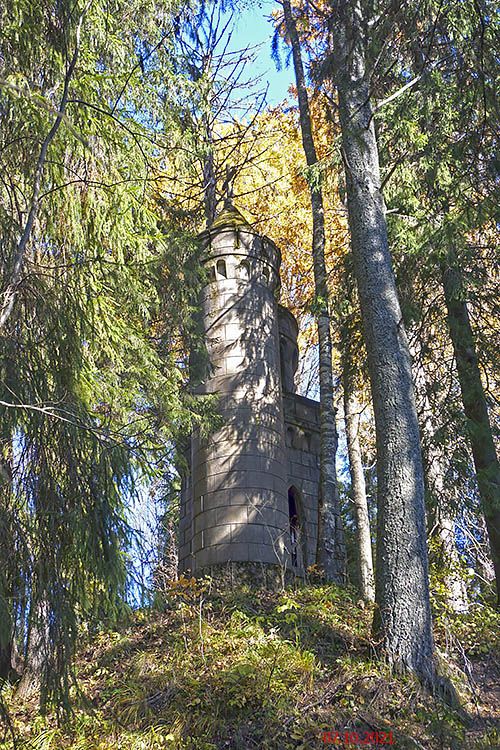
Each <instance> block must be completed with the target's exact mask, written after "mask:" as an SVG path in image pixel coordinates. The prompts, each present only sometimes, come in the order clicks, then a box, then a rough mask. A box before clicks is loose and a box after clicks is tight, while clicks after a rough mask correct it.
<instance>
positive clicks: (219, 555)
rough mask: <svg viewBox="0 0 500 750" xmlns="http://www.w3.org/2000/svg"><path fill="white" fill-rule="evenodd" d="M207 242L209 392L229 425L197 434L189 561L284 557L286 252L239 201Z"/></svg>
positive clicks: (187, 530)
mask: <svg viewBox="0 0 500 750" xmlns="http://www.w3.org/2000/svg"><path fill="white" fill-rule="evenodd" d="M201 241H202V243H203V246H204V264H205V266H206V269H207V284H206V285H205V287H204V289H203V291H202V295H201V311H202V321H203V331H204V335H205V341H206V346H207V349H208V354H209V359H210V371H209V372H208V374H207V376H206V378H205V380H204V382H203V383H202V385H201V386H200V387H199V392H201V393H217V394H218V395H219V411H220V413H221V416H222V419H223V425H222V427H221V428H220V429H219V430H217V431H216V432H215V433H214V434H213V435H211V436H210V437H209V438H207V439H202V438H200V437H199V436H198V435H193V436H192V438H191V461H190V464H191V469H190V473H191V481H190V484H189V485H186V486H185V488H184V490H183V498H182V506H183V507H182V509H181V547H180V555H179V557H180V567H181V569H190V570H192V571H194V572H197V571H199V570H200V569H203V568H206V567H208V566H212V565H215V564H223V563H227V562H231V561H234V562H263V563H269V564H273V563H274V564H283V563H284V562H285V561H286V559H287V555H288V550H289V547H290V544H289V536H290V521H289V509H288V489H287V488H288V485H287V459H286V452H285V451H286V448H285V438H284V417H283V401H282V392H281V378H280V369H281V366H280V339H279V332H278V309H277V308H278V306H277V302H276V290H277V288H278V286H279V265H280V253H279V250H278V249H277V247H276V246H275V245H274V244H273V243H272V242H271V241H270V240H268V239H267V238H265V237H261V236H260V235H258V234H257V233H256V232H255V231H254V230H253V229H252V227H251V226H250V225H249V224H248V223H247V222H246V221H245V219H244V218H243V217H242V216H241V214H239V212H237V211H236V210H235V209H233V208H232V207H231V208H230V209H227V210H226V211H224V213H223V214H222V215H221V216H220V217H219V218H218V219H217V220H216V222H215V223H214V224H213V225H212V227H210V229H208V230H206V231H205V232H204V233H203V234H202V235H201Z"/></svg>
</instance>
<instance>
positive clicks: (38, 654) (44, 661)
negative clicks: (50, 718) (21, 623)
mask: <svg viewBox="0 0 500 750" xmlns="http://www.w3.org/2000/svg"><path fill="white" fill-rule="evenodd" d="M30 615H31V616H30V624H29V630H28V640H27V643H26V658H25V660H24V670H23V676H22V677H21V681H20V682H19V685H18V687H17V692H16V694H17V696H18V697H19V698H27V697H29V696H31V695H33V694H34V693H37V692H38V691H39V690H40V685H41V683H42V679H43V675H44V670H46V669H47V668H48V663H49V607H48V604H47V602H46V601H41V602H38V603H37V604H36V605H35V613H34V615H33V614H31V613H30Z"/></svg>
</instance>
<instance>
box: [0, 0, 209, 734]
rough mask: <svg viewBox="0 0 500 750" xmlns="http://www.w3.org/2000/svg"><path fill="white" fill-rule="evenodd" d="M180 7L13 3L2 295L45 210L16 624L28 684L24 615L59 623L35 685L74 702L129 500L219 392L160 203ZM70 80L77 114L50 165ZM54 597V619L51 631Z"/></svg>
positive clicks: (3, 147) (188, 274) (186, 270)
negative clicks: (194, 392)
mask: <svg viewBox="0 0 500 750" xmlns="http://www.w3.org/2000/svg"><path fill="white" fill-rule="evenodd" d="M177 6H178V4H177V3H170V2H168V1H167V2H165V3H156V4H155V6H154V7H153V6H147V4H146V5H145V4H144V3H143V2H141V1H139V2H132V3H130V2H127V3H124V2H121V0H118V1H117V2H114V3H112V4H111V5H110V4H103V3H99V2H97V3H87V4H84V3H78V4H76V5H74V4H67V3H64V2H63V3H48V4H47V3H37V2H34V3H31V2H29V3H25V2H17V0H16V2H9V3H7V4H4V6H2V9H1V10H0V16H1V18H0V23H1V24H2V38H1V40H0V60H1V63H0V68H1V69H0V112H1V127H0V169H1V171H2V174H4V175H7V176H8V179H2V183H1V185H0V229H1V232H0V258H1V260H2V264H1V265H2V278H1V282H2V295H3V293H4V290H6V289H8V288H9V284H10V283H11V279H12V278H13V277H12V274H13V273H14V266H15V260H16V254H17V252H18V248H19V236H20V234H21V233H22V231H23V229H24V227H26V226H27V221H28V215H29V213H30V210H33V207H34V206H36V208H37V210H36V218H35V221H34V223H33V228H32V231H31V234H30V236H29V241H28V243H27V246H26V251H25V254H24V256H23V257H22V273H21V281H20V283H17V282H16V284H15V301H14V307H13V311H12V313H11V315H10V318H9V319H8V320H7V324H6V326H5V327H4V328H3V330H2V331H1V332H0V355H1V364H0V368H1V371H0V394H1V395H0V398H1V399H2V401H3V402H4V403H3V405H2V406H1V407H0V408H1V415H0V416H1V422H2V430H1V436H0V437H1V451H2V496H1V500H0V532H1V537H2V557H3V558H4V559H5V560H6V564H5V566H4V569H3V571H2V575H1V577H0V586H1V590H0V602H1V608H0V627H1V632H0V645H4V644H5V643H7V642H8V641H9V640H10V638H11V636H12V633H13V632H14V634H15V636H16V638H17V641H18V646H19V648H20V649H21V650H22V651H23V650H24V649H25V648H28V665H27V673H28V675H29V670H30V664H29V662H30V659H31V656H32V655H31V654H30V653H29V643H28V641H27V633H26V631H25V625H26V623H28V628H32V629H33V628H34V627H35V625H36V626H37V627H40V628H41V629H42V630H46V631H47V632H46V638H47V643H46V651H47V653H46V654H44V659H43V661H44V665H43V668H42V673H41V674H32V675H31V679H32V680H33V682H34V683H35V684H36V682H37V681H38V680H39V679H40V680H41V683H42V703H44V704H49V703H51V702H55V703H57V705H59V706H60V707H63V706H68V705H69V689H70V684H71V681H72V678H71V657H72V653H73V650H74V645H75V640H76V637H77V633H78V629H79V627H80V626H81V625H82V624H83V623H86V624H87V625H88V626H91V625H92V623H94V622H95V621H97V622H102V621H103V620H106V618H109V617H113V616H115V615H116V614H117V612H119V611H120V609H121V607H122V603H123V596H124V584H125V577H126V564H127V558H126V551H127V548H128V546H129V544H130V542H131V530H130V528H129V527H128V524H127V521H126V508H127V504H128V503H129V501H130V500H131V499H132V498H133V497H134V494H135V493H136V492H137V488H138V485H140V483H141V482H143V481H144V479H148V480H151V479H158V478H159V477H162V476H163V475H164V474H165V470H166V467H167V466H168V465H169V464H170V463H171V461H172V454H173V447H172V446H173V441H174V439H175V438H176V437H177V436H178V435H179V434H185V433H186V432H188V431H189V430H190V429H191V428H192V427H193V425H196V426H200V427H201V428H203V429H208V428H207V427H206V425H207V424H209V423H210V421H211V420H213V417H212V411H213V409H212V408H211V403H212V402H211V401H210V400H207V401H202V400H200V399H196V398H194V397H193V396H190V395H189V394H187V392H186V386H187V381H188V372H187V363H186V358H185V351H186V345H187V344H188V343H189V342H190V341H192V340H193V338H194V337H196V332H195V331H194V329H193V325H192V322H191V321H192V317H193V315H192V313H193V309H194V300H195V299H196V293H197V290H198V288H199V285H200V283H201V279H202V274H201V272H200V267H199V248H198V245H197V243H196V241H195V238H194V230H195V226H194V224H193V223H192V222H191V223H190V221H189V218H188V219H185V220H184V222H181V221H179V220H178V218H177V217H176V218H175V221H174V219H173V218H172V215H171V214H169V211H168V208H169V204H168V201H164V200H163V201H162V200H160V195H159V188H160V185H161V181H160V179H159V170H158V164H159V161H160V157H161V156H163V155H164V153H165V152H166V151H167V150H168V149H170V148H171V145H172V141H174V142H175V141H176V140H177V141H178V142H179V141H180V139H181V132H182V129H181V125H180V117H179V115H180V111H179V107H178V106H177V104H176V102H174V101H172V100H171V99H169V96H168V89H169V85H171V84H172V82H173V81H174V80H175V74H174V63H173V58H172V50H171V47H170V41H169V40H170V37H171V32H172V24H173V22H174V18H175V11H176V9H177ZM131 19H133V28H134V31H133V33H132V31H131V27H130V23H131ZM80 27H81V28H80ZM78 29H79V31H78ZM75 50H78V56H77V58H75V59H76V67H75V70H74V73H73V75H72V76H71V77H70V78H68V75H69V72H68V71H70V70H71V67H70V66H69V65H68V62H69V60H70V59H71V58H72V57H73V55H74V52H75ZM7 64H8V67H7ZM65 77H66V79H67V80H66V83H67V84H68V101H67V105H66V110H65V112H64V116H63V117H62V119H61V123H60V125H59V127H58V128H57V129H56V130H55V131H54V137H53V139H52V140H51V142H50V144H49V146H48V151H47V154H46V158H45V161H43V162H42V163H41V162H40V159H41V157H42V154H43V149H41V143H42V142H43V141H44V139H46V138H47V134H48V133H49V132H50V131H51V128H52V127H53V126H54V122H55V118H56V115H57V112H58V111H59V108H60V106H61V91H62V89H63V87H64V82H65ZM160 132H161V133H163V135H162V136H161V137H160V135H159V133H160ZM40 164H41V166H40ZM38 180H39V181H40V193H39V199H38V198H37V197H36V184H37V181H38ZM2 299H3V296H2ZM4 545H5V546H4ZM39 604H43V607H44V611H46V613H47V615H46V620H47V622H46V623H36V622H35V615H34V613H35V612H36V611H37V608H38V605H39ZM47 741H48V740H47Z"/></svg>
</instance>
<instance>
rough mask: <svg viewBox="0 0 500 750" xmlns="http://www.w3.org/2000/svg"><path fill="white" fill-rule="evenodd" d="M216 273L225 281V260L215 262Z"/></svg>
mask: <svg viewBox="0 0 500 750" xmlns="http://www.w3.org/2000/svg"><path fill="white" fill-rule="evenodd" d="M217 273H218V274H219V276H223V277H224V278H225V279H227V269H226V261H225V260H218V261H217Z"/></svg>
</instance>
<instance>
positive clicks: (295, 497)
mask: <svg viewBox="0 0 500 750" xmlns="http://www.w3.org/2000/svg"><path fill="white" fill-rule="evenodd" d="M299 503H300V499H299V491H298V490H297V489H296V488H295V487H289V489H288V520H289V523H290V542H291V550H290V552H291V558H292V566H293V567H294V568H296V567H297V566H298V555H297V550H298V544H299V536H300V519H299V510H298V506H299Z"/></svg>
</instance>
